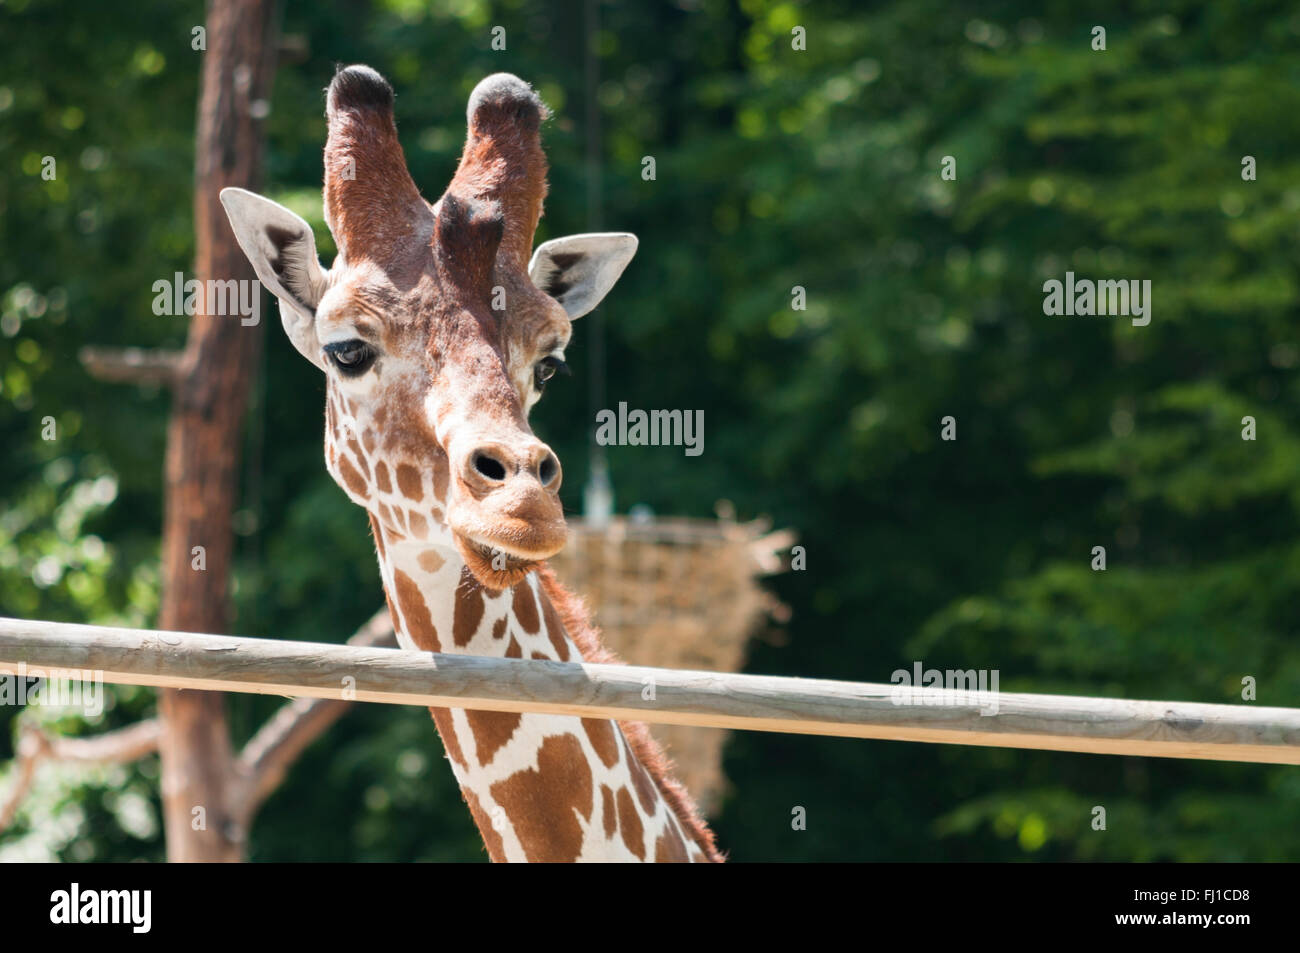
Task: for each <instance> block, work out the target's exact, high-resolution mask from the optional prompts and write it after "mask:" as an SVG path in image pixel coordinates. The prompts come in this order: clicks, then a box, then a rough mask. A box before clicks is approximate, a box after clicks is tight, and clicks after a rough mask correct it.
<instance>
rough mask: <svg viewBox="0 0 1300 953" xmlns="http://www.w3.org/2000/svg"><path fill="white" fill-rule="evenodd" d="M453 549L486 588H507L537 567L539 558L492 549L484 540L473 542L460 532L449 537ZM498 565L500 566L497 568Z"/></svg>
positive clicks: (520, 580) (519, 581)
mask: <svg viewBox="0 0 1300 953" xmlns="http://www.w3.org/2000/svg"><path fill="white" fill-rule="evenodd" d="M453 538H454V539H455V541H456V549H457V551H458V552H459V553H460V555H461V558H462V559H464V560H465V566H466V568H468V569H469V571H470V574H471V575H473V577H474V578H475V579H477V580H478V582H479V584H480V585H482V586H483V587H484V588H486V589H496V590H501V589H509V588H511V587H512V586H515V585H517V584H518V583H521V582H523V581H524V578H525V577H526V576H527V575H528V574H529V573H530V572H532V571H533V570H534V569H536V568H537V566H538V564H539V563H540V562H541V560H539V559H524V558H522V557H520V556H515V555H512V554H511V553H507V552H505V551H504V550H500V549H493V548H492V547H491V546H488V545H486V544H484V543H479V542H476V541H474V540H472V539H469V538H467V537H465V536H462V535H461V534H460V533H456V534H455V536H454V537H453ZM498 566H504V568H501V569H498V568H497V567H498Z"/></svg>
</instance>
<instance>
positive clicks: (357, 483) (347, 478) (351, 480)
mask: <svg viewBox="0 0 1300 953" xmlns="http://www.w3.org/2000/svg"><path fill="white" fill-rule="evenodd" d="M331 449H332V448H331ZM336 465H337V466H338V468H339V475H340V476H341V477H343V482H344V483H346V484H347V485H348V489H349V490H351V491H352V492H353V493H355V494H356V495H357V496H365V495H366V481H365V480H363V479H361V474H360V473H358V472H357V468H356V467H354V466H353V465H352V464H351V463H350V462H349V461H348V458H347V457H346V456H345V455H344V454H341V453H340V454H339V455H338V458H337V463H336Z"/></svg>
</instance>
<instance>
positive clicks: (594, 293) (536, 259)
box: [528, 232, 637, 320]
mask: <svg viewBox="0 0 1300 953" xmlns="http://www.w3.org/2000/svg"><path fill="white" fill-rule="evenodd" d="M636 246H637V240H636V236H635V235H629V234H628V233H627V232H599V233H590V234H585V235H568V236H566V237H564V238H556V239H553V240H552V241H549V242H543V243H542V244H540V245H538V246H537V250H536V251H535V252H533V260H532V261H531V262H529V264H528V277H530V278H532V279H533V284H535V285H537V287H538V288H541V289H542V290H543V291H545V292H546V293H547V294H548V295H550V296H551V297H552V298H554V299H555V300H556V301H558V302H560V304H562V305H563V306H564V310H565V311H567V312H568V313H569V318H570V320H573V319H576V318H580V317H582V316H583V315H584V314H586V313H587V312H588V311H591V310H593V309H594V308H595V307H596V305H598V304H600V302H601V299H602V298H604V297H605V295H607V294H609V289H610V288H613V287H614V283H615V282H616V281H618V279H619V276H620V275H621V274H623V269H624V268H626V267H627V263H628V262H630V261H631V260H632V256H633V255H635V254H636Z"/></svg>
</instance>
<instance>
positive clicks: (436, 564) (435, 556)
mask: <svg viewBox="0 0 1300 953" xmlns="http://www.w3.org/2000/svg"><path fill="white" fill-rule="evenodd" d="M415 561H416V562H417V563H419V564H420V568H421V569H423V570H424V571H425V572H437V571H438V570H439V569H441V568H442V566H443V563H445V562H446V561H447V560H445V559H443V558H442V555H441V554H440V553H439V552H438V551H437V550H436V549H426V550H425V551H424V552H422V553H420V555H419V556H418V557H416V560H415Z"/></svg>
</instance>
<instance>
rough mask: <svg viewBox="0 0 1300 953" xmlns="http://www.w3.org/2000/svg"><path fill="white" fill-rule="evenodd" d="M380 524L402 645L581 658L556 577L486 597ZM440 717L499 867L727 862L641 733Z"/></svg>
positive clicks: (446, 561) (573, 721)
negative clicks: (526, 863) (502, 864)
mask: <svg viewBox="0 0 1300 953" xmlns="http://www.w3.org/2000/svg"><path fill="white" fill-rule="evenodd" d="M371 525H372V527H373V529H374V532H375V540H376V548H377V549H378V552H379V565H380V571H381V573H382V575H383V580H384V589H385V592H386V593H387V595H388V605H389V611H390V613H391V614H392V617H393V626H394V628H395V629H396V631H397V637H398V640H399V641H400V642H401V644H402V646H403V648H406V649H408V650H419V651H432V652H448V653H458V654H466V655H486V656H495V657H498V658H525V659H551V660H554V661H562V662H564V661H576V660H581V659H582V658H583V656H582V654H581V653H580V652H579V650H578V647H577V645H576V644H575V642H574V640H573V639H572V638H571V637H570V633H569V631H568V629H567V628H566V626H565V622H564V620H563V619H562V618H561V614H560V612H559V611H557V608H556V605H555V604H554V603H555V601H556V599H555V597H557V595H562V592H561V591H559V590H558V589H557V587H558V584H557V583H555V582H554V580H553V577H550V576H549V570H542V571H537V572H532V573H530V574H529V575H528V576H527V577H526V578H525V579H524V580H523V581H522V582H520V583H518V584H517V585H516V586H514V587H513V588H512V589H506V590H502V591H495V590H490V589H485V588H484V587H483V586H481V585H480V584H479V583H478V582H477V580H475V579H474V577H473V576H472V575H470V573H469V571H468V569H466V568H465V565H464V563H463V561H462V560H461V558H460V556H459V555H458V554H457V553H456V552H455V550H453V549H443V548H435V547H432V546H430V545H429V544H428V543H424V542H420V541H417V540H413V539H410V538H405V537H399V536H397V535H396V534H395V533H393V532H392V531H390V530H387V529H385V528H384V527H383V526H382V525H381V524H379V523H378V521H376V520H375V519H374V518H373V517H372V518H371ZM588 654H592V653H588ZM590 660H591V661H595V660H597V659H590ZM430 712H431V713H432V714H433V720H434V723H435V724H436V725H437V728H438V733H439V734H440V735H441V736H442V740H443V744H444V746H445V747H446V749H447V757H448V760H449V761H450V762H451V766H452V770H453V771H454V772H455V775H456V780H457V782H459V784H460V788H461V793H462V794H463V795H464V798H465V801H466V803H467V804H468V805H469V809H470V813H471V814H472V816H473V819H474V823H475V824H476V825H477V827H478V829H479V832H480V833H481V834H482V836H483V842H484V844H485V845H486V846H487V851H488V854H489V856H490V857H491V858H492V860H494V861H525V860H527V861H577V860H581V861H615V860H617V861H651V860H661V861H662V860H680V861H686V860H714V859H720V858H719V856H718V854H717V852H716V850H715V849H714V847H713V843H712V835H711V834H709V833H708V831H707V829H706V828H704V826H703V824H702V822H700V821H699V820H698V818H697V817H696V815H695V813H694V808H693V805H691V804H690V801H689V799H688V798H686V796H685V794H684V792H682V791H681V789H680V788H678V787H677V786H676V784H675V783H674V782H672V781H671V780H669V779H667V777H666V775H665V771H664V768H663V764H662V755H661V754H660V753H659V751H658V749H657V747H656V746H655V745H654V742H653V741H651V740H650V738H649V735H648V733H646V731H645V728H644V726H643V725H633V724H627V725H623V726H620V724H619V723H617V722H614V721H607V720H603V719H593V718H578V717H575V716H569V715H539V714H514V713H510V712H489V711H471V710H468V709H462V708H431V709H430ZM647 761H648V762H650V764H649V769H648V768H647V764H646V763H645V762H647Z"/></svg>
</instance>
